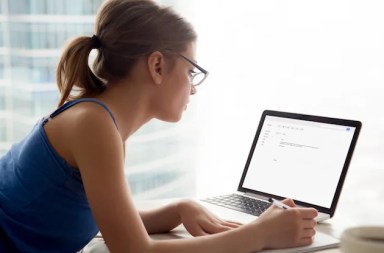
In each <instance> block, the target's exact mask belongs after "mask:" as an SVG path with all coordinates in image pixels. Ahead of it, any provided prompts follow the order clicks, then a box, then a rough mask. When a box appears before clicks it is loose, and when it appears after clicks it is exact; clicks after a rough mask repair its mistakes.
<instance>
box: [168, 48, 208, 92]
mask: <svg viewBox="0 0 384 253" xmlns="http://www.w3.org/2000/svg"><path fill="white" fill-rule="evenodd" d="M167 51H169V52H171V53H174V54H177V55H178V56H180V57H181V58H183V59H184V60H186V61H187V62H189V63H190V64H192V65H193V66H194V67H195V68H197V69H198V70H199V71H200V72H197V73H193V75H192V76H191V85H192V86H194V87H196V86H199V85H200V84H202V83H203V82H204V80H205V79H206V78H207V77H208V74H209V72H208V71H207V70H205V69H204V68H203V67H201V66H199V65H198V64H197V63H196V62H194V61H193V60H191V59H189V58H188V57H187V56H185V55H183V54H181V53H178V52H174V51H172V50H167ZM201 74H204V77H203V78H202V79H201V80H200V81H199V82H198V83H196V84H194V83H193V79H194V78H195V76H198V75H201Z"/></svg>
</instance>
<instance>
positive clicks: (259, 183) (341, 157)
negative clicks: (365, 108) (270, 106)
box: [242, 113, 361, 208]
mask: <svg viewBox="0 0 384 253" xmlns="http://www.w3.org/2000/svg"><path fill="white" fill-rule="evenodd" d="M272 114H274V113H272ZM277 114H279V113H277ZM283 114H284V113H283ZM286 116H287V115H285V116H279V115H268V113H264V115H263V117H262V121H261V123H260V126H259V129H258V131H257V133H256V137H255V141H254V143H253V147H252V149H251V153H250V156H249V158H248V162H247V166H246V168H247V169H246V171H245V172H244V174H243V178H242V187H243V188H247V189H249V190H253V191H256V192H262V193H267V194H268V195H271V196H279V197H284V198H285V197H288V198H292V199H294V200H297V201H300V202H304V203H310V204H311V205H316V206H320V207H325V208H331V206H332V204H333V201H334V200H335V193H336V194H339V193H340V190H341V187H342V184H343V181H344V177H345V173H346V170H347V167H348V165H349V161H350V158H351V155H352V151H353V148H354V145H355V142H356V138H357V135H358V133H356V132H359V130H360V125H359V124H357V125H356V123H360V122H355V121H347V120H338V119H331V118H323V117H316V116H308V117H306V115H304V116H303V115H297V114H292V115H290V114H289V113H288V116H290V117H286ZM348 123H350V124H348ZM360 124H361V123H360ZM340 179H341V180H340ZM340 183H341V185H340ZM338 187H339V189H338ZM337 199H338V196H337V198H336V201H337Z"/></svg>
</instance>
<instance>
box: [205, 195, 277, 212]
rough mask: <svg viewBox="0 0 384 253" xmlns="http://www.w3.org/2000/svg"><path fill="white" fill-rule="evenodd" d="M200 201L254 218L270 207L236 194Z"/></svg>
mask: <svg viewBox="0 0 384 253" xmlns="http://www.w3.org/2000/svg"><path fill="white" fill-rule="evenodd" d="M202 201H205V202H208V203H211V204H214V205H218V206H222V207H226V208H229V209H233V210H237V211H240V212H243V213H248V214H251V215H255V216H259V215H260V214H261V213H263V212H264V211H265V210H266V209H267V208H268V207H270V206H271V203H269V202H265V201H262V200H258V199H253V198H249V197H246V196H242V195H238V194H228V195H222V196H218V197H212V198H207V199H203V200H202Z"/></svg>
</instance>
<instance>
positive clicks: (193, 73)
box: [189, 69, 196, 77]
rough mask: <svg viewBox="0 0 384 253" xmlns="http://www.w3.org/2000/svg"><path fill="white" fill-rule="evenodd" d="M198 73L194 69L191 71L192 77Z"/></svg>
mask: <svg viewBox="0 0 384 253" xmlns="http://www.w3.org/2000/svg"><path fill="white" fill-rule="evenodd" d="M195 74H196V71H195V70H194V69H192V70H190V71H189V76H190V77H192V76H194V75H195Z"/></svg>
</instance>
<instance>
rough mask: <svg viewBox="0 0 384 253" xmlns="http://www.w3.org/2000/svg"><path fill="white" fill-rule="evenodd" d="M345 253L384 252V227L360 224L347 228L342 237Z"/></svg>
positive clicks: (342, 247)
mask: <svg viewBox="0 0 384 253" xmlns="http://www.w3.org/2000/svg"><path fill="white" fill-rule="evenodd" d="M340 250H341V252H343V253H383V252H384V227H379V226H359V227H353V228H348V229H346V230H345V231H344V232H343V233H342V235H341V238H340Z"/></svg>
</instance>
